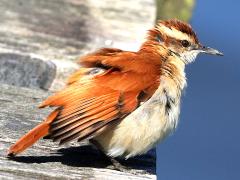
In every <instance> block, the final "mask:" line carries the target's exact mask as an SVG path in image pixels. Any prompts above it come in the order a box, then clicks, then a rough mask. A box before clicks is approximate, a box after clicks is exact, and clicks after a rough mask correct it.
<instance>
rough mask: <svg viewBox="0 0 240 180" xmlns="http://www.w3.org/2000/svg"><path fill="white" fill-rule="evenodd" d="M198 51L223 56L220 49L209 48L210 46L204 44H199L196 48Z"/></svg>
mask: <svg viewBox="0 0 240 180" xmlns="http://www.w3.org/2000/svg"><path fill="white" fill-rule="evenodd" d="M198 50H199V51H200V52H203V53H206V54H211V55H217V56H223V53H221V52H220V51H218V50H216V49H213V48H210V47H205V46H200V47H199V48H198Z"/></svg>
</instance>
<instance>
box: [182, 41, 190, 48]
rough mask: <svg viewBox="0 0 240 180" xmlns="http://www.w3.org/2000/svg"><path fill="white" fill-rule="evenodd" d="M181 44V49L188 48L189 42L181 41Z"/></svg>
mask: <svg viewBox="0 0 240 180" xmlns="http://www.w3.org/2000/svg"><path fill="white" fill-rule="evenodd" d="M181 44H182V46H183V47H188V46H190V42H189V41H187V40H182V41H181Z"/></svg>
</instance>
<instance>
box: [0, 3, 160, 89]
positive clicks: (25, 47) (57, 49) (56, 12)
mask: <svg viewBox="0 0 240 180" xmlns="http://www.w3.org/2000/svg"><path fill="white" fill-rule="evenodd" d="M0 17H1V18H0V57H1V56H2V55H3V56H4V54H5V53H8V54H13V55H16V54H17V56H15V59H12V64H16V62H17V63H18V64H25V61H23V60H22V59H26V56H28V57H29V58H30V59H31V58H32V59H34V61H38V60H39V61H45V62H46V66H47V68H48V69H50V70H51V71H54V70H55V71H56V73H55V74H51V75H48V77H49V80H48V81H49V83H52V81H53V80H52V79H53V78H54V81H53V83H52V85H51V87H48V86H44V85H42V84H38V83H35V84H34V83H32V84H31V83H22V81H19V82H16V81H12V79H11V78H10V79H7V78H6V79H4V80H5V81H4V82H5V83H8V84H14V85H18V86H25V87H32V86H35V87H38V88H39V87H42V86H44V87H45V88H48V89H49V88H50V89H52V90H56V89H60V88H61V87H63V85H64V83H63V82H64V80H65V78H66V77H67V76H69V74H71V73H72V72H73V71H74V70H75V69H77V68H78V67H77V65H76V64H75V63H74V60H76V59H77V58H78V57H79V56H80V55H82V54H86V53H88V52H90V51H94V50H96V49H98V48H100V47H110V46H111V47H117V48H123V49H127V50H136V49H138V47H139V45H140V42H141V41H143V39H144V38H145V34H146V31H147V29H149V28H150V27H152V26H153V24H154V21H155V4H154V1H153V0H130V1H129V0H121V1H115V0H101V1H99V0H87V1H83V0H51V1H49V0H27V1H26V0H1V1H0ZM2 53H3V54H2ZM21 56H23V58H21ZM14 60H15V63H14ZM49 61H50V62H51V63H53V64H55V65H56V67H52V66H49V64H51V63H49ZM12 64H10V65H8V66H7V65H5V66H0V72H1V68H3V69H4V70H5V69H9V70H10V71H11V72H12V74H13V75H16V76H19V75H18V74H19V73H23V72H21V71H18V70H17V69H16V68H14V67H15V66H13V65H12ZM54 68H55V69H54ZM28 69H30V68H28ZM25 71H26V73H28V72H29V71H28V70H25ZM41 72H42V74H43V75H41V74H39V76H40V77H42V76H44V72H43V71H41ZM20 76H22V74H21V75H20ZM0 79H1V73H0ZM46 81H47V80H46ZM29 82H31V79H29ZM26 85H30V86H26Z"/></svg>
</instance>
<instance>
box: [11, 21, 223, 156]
mask: <svg viewBox="0 0 240 180" xmlns="http://www.w3.org/2000/svg"><path fill="white" fill-rule="evenodd" d="M199 53H206V54H211V55H219V56H223V53H221V52H220V51H218V50H216V49H213V48H210V47H206V46H203V45H202V44H201V43H200V42H199V40H198V37H197V35H196V33H195V32H194V30H193V29H192V27H191V25H189V24H188V23H186V22H183V21H180V20H178V19H168V20H159V21H158V22H157V23H156V25H155V26H154V27H153V28H152V29H150V30H148V32H147V36H146V40H145V41H144V42H143V43H142V45H141V46H140V48H139V50H138V51H136V52H132V51H125V50H121V49H117V48H102V49H99V50H97V51H95V52H92V53H89V54H86V55H84V56H82V57H80V58H79V60H78V63H79V64H80V68H79V69H78V70H77V71H76V72H74V73H73V74H72V75H71V76H70V77H69V79H68V81H67V83H66V86H65V87H64V88H63V89H62V90H60V91H58V92H56V93H55V94H53V95H51V96H50V97H48V98H47V99H46V100H44V101H43V102H42V104H41V105H40V106H39V108H45V107H53V108H54V110H53V111H52V112H51V113H50V114H49V115H48V116H47V117H46V119H45V120H43V122H41V123H40V124H39V125H37V126H36V127H34V128H33V129H32V130H30V131H29V132H28V133H27V134H25V135H23V136H22V137H21V138H20V139H19V140H18V141H17V142H16V143H15V144H13V145H12V146H11V147H10V148H9V150H8V152H7V155H8V156H16V155H17V154H19V153H21V152H23V151H24V150H26V149H27V148H29V147H30V146H32V145H33V144H34V143H35V142H36V141H38V140H39V139H40V138H43V137H48V138H50V139H52V140H53V141H56V142H59V144H64V143H67V142H70V141H74V140H75V141H82V140H89V141H90V142H92V143H93V145H95V146H96V147H97V148H98V149H99V150H101V151H102V152H104V154H105V155H106V156H108V157H111V158H116V157H123V158H125V159H128V158H131V157H134V156H137V155H142V154H144V153H146V152H148V151H149V150H150V149H152V148H153V147H155V146H156V145H157V144H158V143H160V142H162V140H163V139H165V138H166V137H167V136H168V135H169V134H171V133H172V132H174V130H175V129H176V128H177V125H178V121H179V120H178V119H179V114H180V104H181V97H182V94H183V91H184V89H185V87H186V85H187V81H186V75H185V67H186V65H188V64H190V63H192V62H194V60H195V59H196V57H197V55H198V54H199Z"/></svg>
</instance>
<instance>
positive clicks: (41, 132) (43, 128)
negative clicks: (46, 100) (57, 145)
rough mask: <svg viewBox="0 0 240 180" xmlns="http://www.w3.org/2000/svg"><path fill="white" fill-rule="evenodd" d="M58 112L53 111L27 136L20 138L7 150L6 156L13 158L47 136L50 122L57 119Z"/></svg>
mask: <svg viewBox="0 0 240 180" xmlns="http://www.w3.org/2000/svg"><path fill="white" fill-rule="evenodd" d="M58 112H59V111H58V110H55V111H53V112H52V113H51V114H50V115H49V116H48V117H47V119H46V120H45V121H43V122H42V123H40V124H39V125H37V126H36V127H35V128H33V129H32V130H30V131H29V132H28V133H27V134H25V135H24V136H22V137H21V138H20V139H19V140H18V141H17V142H16V143H15V144H14V145H12V146H11V147H10V148H9V150H8V153H7V154H8V156H15V155H16V154H19V153H21V152H23V151H24V150H25V149H27V148H28V147H30V146H32V145H33V144H34V143H35V142H36V141H37V140H39V139H40V138H42V137H44V136H46V135H48V133H49V128H50V124H51V122H52V121H53V120H54V119H55V118H56V117H57V115H58Z"/></svg>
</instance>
